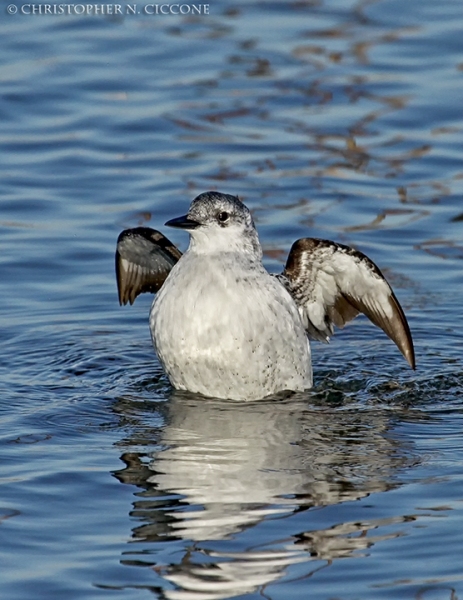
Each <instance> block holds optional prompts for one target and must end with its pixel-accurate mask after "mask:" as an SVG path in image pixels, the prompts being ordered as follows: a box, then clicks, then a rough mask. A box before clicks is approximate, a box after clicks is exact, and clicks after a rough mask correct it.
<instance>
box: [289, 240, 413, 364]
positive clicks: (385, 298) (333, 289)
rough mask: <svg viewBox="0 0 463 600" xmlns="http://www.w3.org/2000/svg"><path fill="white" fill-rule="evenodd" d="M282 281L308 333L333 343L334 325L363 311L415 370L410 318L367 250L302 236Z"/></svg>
mask: <svg viewBox="0 0 463 600" xmlns="http://www.w3.org/2000/svg"><path fill="white" fill-rule="evenodd" d="M279 278H280V281H281V282H282V283H283V284H284V285H285V286H286V287H287V289H288V290H289V292H290V293H291V294H292V296H293V298H294V300H295V301H296V304H297V305H298V307H299V311H300V313H301V316H302V319H303V322H304V325H305V327H306V329H307V333H308V334H309V335H310V336H311V337H313V338H315V339H318V340H321V341H325V342H327V341H329V338H330V336H331V335H333V332H334V325H336V326H337V327H344V325H345V324H346V323H347V322H348V321H351V320H352V319H353V318H354V317H356V316H357V315H358V314H359V313H363V314H364V315H366V316H367V317H368V318H369V319H370V321H371V322H372V323H374V324H375V325H376V326H377V327H379V328H380V329H382V330H383V331H384V333H385V334H386V335H387V336H388V337H389V338H390V339H391V340H392V341H393V342H394V343H395V344H396V345H397V347H398V348H399V350H400V351H401V352H402V354H403V355H404V357H405V358H406V360H407V361H408V363H409V365H410V366H411V367H412V369H414V368H415V353H414V348H413V340H412V336H411V333H410V328H409V326H408V322H407V319H406V317H405V314H404V312H403V310H402V307H401V306H400V304H399V301H398V300H397V298H396V296H395V294H394V292H393V291H392V289H391V287H390V285H389V284H388V282H387V281H386V279H385V277H384V276H383V274H382V273H381V271H380V270H379V268H378V267H377V266H376V265H375V263H374V262H373V261H372V260H370V259H369V258H368V257H367V256H365V254H363V253H362V252H359V251H357V250H354V249H353V248H349V247H348V246H344V245H342V244H336V243H334V242H331V241H328V240H319V239H315V238H303V239H300V240H297V241H296V242H295V243H294V244H293V246H292V248H291V251H290V253H289V256H288V260H287V262H286V266H285V269H284V271H283V273H282V274H281V275H280V276H279Z"/></svg>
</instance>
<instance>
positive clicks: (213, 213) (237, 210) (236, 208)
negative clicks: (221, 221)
mask: <svg viewBox="0 0 463 600" xmlns="http://www.w3.org/2000/svg"><path fill="white" fill-rule="evenodd" d="M221 212H227V213H228V214H229V215H230V220H231V221H232V222H235V223H243V224H245V225H248V226H249V227H251V228H252V229H254V221H253V220H252V216H251V213H250V212H249V209H248V208H247V207H246V206H245V205H244V204H243V203H242V202H241V200H240V199H239V198H237V197H236V196H232V195H231V194H221V193H220V192H204V193H203V194H200V195H199V196H197V197H196V198H195V199H194V200H193V202H192V203H191V206H190V210H189V211H188V217H189V218H190V219H193V220H195V221H198V222H199V223H202V224H206V223H208V222H210V221H214V222H215V221H216V218H217V214H218V213H221Z"/></svg>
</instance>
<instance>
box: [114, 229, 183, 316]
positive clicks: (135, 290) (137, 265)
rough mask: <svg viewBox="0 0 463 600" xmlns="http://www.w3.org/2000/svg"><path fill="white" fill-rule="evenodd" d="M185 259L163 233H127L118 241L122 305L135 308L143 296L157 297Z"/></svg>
mask: <svg viewBox="0 0 463 600" xmlns="http://www.w3.org/2000/svg"><path fill="white" fill-rule="evenodd" d="M181 256H182V253H181V252H180V250H179V249H178V248H177V247H176V246H174V244H172V242H171V241H170V240H168V239H167V238H166V237H165V236H164V235H163V234H162V233H160V232H159V231H156V230H155V229H151V228H150V227H135V228H134V229H125V230H124V231H123V232H122V233H121V234H120V235H119V237H118V238H117V248H116V278H117V291H118V294H119V304H121V305H122V304H127V302H130V304H133V303H134V301H135V298H136V297H137V296H138V295H139V294H142V293H143V292H151V293H153V294H155V293H156V292H157V291H158V290H159V289H160V288H161V286H162V284H163V283H164V281H165V280H166V278H167V276H168V275H169V273H170V271H171V269H172V267H173V266H174V265H175V263H176V262H177V261H178V260H179V258H180V257H181Z"/></svg>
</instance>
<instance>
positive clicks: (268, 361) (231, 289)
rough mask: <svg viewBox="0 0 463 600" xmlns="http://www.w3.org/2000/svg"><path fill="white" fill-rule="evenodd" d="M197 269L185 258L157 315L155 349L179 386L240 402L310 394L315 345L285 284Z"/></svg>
mask: <svg viewBox="0 0 463 600" xmlns="http://www.w3.org/2000/svg"><path fill="white" fill-rule="evenodd" d="M192 263H193V264H192ZM195 266H196V265H195V264H194V261H191V260H190V261H189V260H188V257H187V255H185V256H184V257H183V258H182V260H181V261H180V262H179V263H178V264H177V265H176V266H175V267H174V269H173V270H172V272H171V274H170V275H169V277H168V278H167V280H166V282H165V283H164V285H163V287H162V288H161V290H160V292H159V294H158V296H157V297H156V299H155V301H154V303H153V306H152V308H151V313H150V328H151V334H152V337H153V343H154V346H155V349H156V351H157V354H158V356H159V359H160V361H161V363H162V364H163V367H164V369H165V371H166V373H167V375H168V377H169V379H170V381H171V383H172V385H173V386H174V387H175V388H177V389H184V390H189V391H191V392H198V393H201V394H204V395H206V396H214V397H218V398H232V399H237V400H256V399H260V398H263V397H265V396H267V395H269V394H273V393H276V392H278V391H281V390H303V389H307V388H308V387H311V385H312V368H311V361H310V349H309V345H308V340H307V337H306V334H305V331H304V328H303V326H302V323H301V319H300V317H299V313H298V311H297V308H296V305H295V304H294V302H293V300H292V298H291V297H290V295H289V294H288V293H287V291H286V290H285V289H284V288H283V286H282V285H281V284H280V283H279V282H278V280H276V279H274V278H273V277H271V276H270V275H268V274H267V273H266V272H265V271H258V272H255V273H254V272H252V273H249V272H247V271H246V272H243V274H242V275H241V274H240V272H238V275H235V269H234V270H233V275H231V272H230V271H228V270H227V269H224V268H221V269H218V268H217V265H216V264H211V265H209V266H210V268H208V263H207V262H205V261H201V269H200V270H198V269H196V268H195ZM180 282H181V283H180Z"/></svg>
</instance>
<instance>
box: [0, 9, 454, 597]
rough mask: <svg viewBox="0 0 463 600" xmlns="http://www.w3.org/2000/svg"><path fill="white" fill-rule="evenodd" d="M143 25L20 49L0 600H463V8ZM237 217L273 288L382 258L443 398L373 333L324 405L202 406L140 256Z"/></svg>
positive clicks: (5, 84)
mask: <svg viewBox="0 0 463 600" xmlns="http://www.w3.org/2000/svg"><path fill="white" fill-rule="evenodd" d="M17 6H18V7H19V8H20V7H21V5H19V4H18V5H17ZM137 6H138V7H139V8H142V7H144V6H145V5H142V4H139V5H137ZM141 12H142V14H140V15H130V14H128V15H123V16H88V17H86V16H78V15H68V16H50V15H37V14H36V15H25V14H21V11H20V10H18V13H17V14H16V15H8V14H7V13H6V12H4V15H3V17H2V19H1V23H0V29H1V32H0V33H1V35H0V39H1V42H0V44H1V50H2V51H1V53H0V57H1V58H0V61H1V63H0V65H1V66H0V78H1V91H2V99H1V102H0V118H1V128H0V143H1V156H2V161H1V166H0V169H1V177H0V190H1V196H0V248H1V252H0V273H1V279H0V286H1V297H2V304H1V308H0V311H1V317H0V318H1V321H0V323H1V331H0V336H1V350H0V373H1V376H0V391H1V395H0V398H1V400H0V411H1V417H0V445H1V456H2V460H1V466H0V478H1V479H0V481H1V483H2V485H1V488H0V490H1V493H0V536H1V544H0V565H1V567H0V580H1V586H0V597H1V598H5V600H6V599H8V600H25V599H28V598H41V599H42V598H43V599H47V600H51V599H54V598H57V599H58V598H59V599H62V598H67V599H68V600H74V599H77V598H85V599H86V600H93V599H102V598H105V599H106V598H108V599H109V598H124V600H126V599H128V600H132V599H133V600H139V599H142V598H159V599H162V598H168V599H173V600H176V599H178V600H212V599H216V598H217V599H218V598H232V597H233V598H240V599H244V598H246V599H247V600H249V599H254V598H255V599H257V598H266V599H271V600H286V599H291V600H297V599H299V598H301V599H302V598H304V599H306V598H316V599H320V600H332V599H334V598H336V599H338V600H357V599H362V600H364V599H365V600H371V599H375V600H376V599H385V598H387V599H392V598H397V599H400V600H404V599H407V598H410V599H411V598H413V599H417V600H457V598H460V599H461V598H463V561H462V558H461V549H462V537H461V530H462V526H463V476H462V472H463V442H462V439H463V438H462V425H463V405H462V391H463V369H462V357H461V353H462V334H463V326H462V320H461V315H462V309H461V303H462V296H463V285H462V277H461V267H462V262H461V261H462V259H463V242H462V239H463V230H462V225H463V203H462V191H463V167H462V164H463V163H462V158H463V148H462V144H461V134H462V129H463V114H462V109H461V98H462V83H461V77H462V71H463V49H462V42H461V26H460V23H461V6H460V3H459V2H458V1H457V0H443V1H442V2H439V3H437V4H436V3H435V2H431V1H430V0H419V1H418V0H411V1H409V2H397V1H395V0H378V1H369V2H358V3H355V2H351V1H346V0H344V1H341V0H338V1H336V0H330V1H325V2H323V1H320V2H295V3H289V2H287V3H285V2H266V3H262V2H257V1H256V2H244V1H240V0H237V1H235V2H234V3H227V2H221V3H218V2H215V3H213V4H211V5H210V15H203V16H197V17H177V16H173V15H167V16H162V17H161V16H157V17H155V16H149V15H146V14H143V11H141ZM208 189H219V190H221V191H224V192H227V193H234V194H239V195H240V196H241V197H242V198H243V199H244V200H245V201H246V203H247V204H248V205H249V207H250V208H251V209H252V211H253V214H254V216H255V219H256V222H257V225H258V228H259V232H260V236H261V240H262V243H263V246H264V251H265V262H266V265H267V266H268V268H269V269H270V270H279V269H281V266H282V264H283V263H284V260H285V257H286V253H287V251H288V249H289V247H290V245H291V243H292V242H293V241H294V240H295V239H296V238H297V237H302V236H308V235H310V236H316V237H325V238H329V239H335V240H337V241H340V242H343V243H346V244H350V245H354V246H356V247H357V248H359V249H361V250H362V251H364V252H365V253H366V254H368V255H369V256H371V258H373V259H374V260H375V261H376V262H377V263H378V264H379V266H380V267H381V268H382V270H383V271H384V273H385V274H386V275H387V277H388V278H389V280H390V281H391V283H392V285H393V286H394V289H395V291H396V293H397V296H398V297H399V299H400V301H401V303H402V305H403V306H404V309H405V311H406V313H407V316H408V318H409V322H410V326H411V329H412V332H413V335H414V339H415V346H416V354H417V364H418V368H417V370H416V372H413V371H411V370H410V369H409V368H408V366H407V364H406V363H405V361H404V360H403V358H402V357H401V355H400V353H399V352H398V350H397V349H396V348H395V347H394V346H393V344H392V343H391V342H390V341H389V340H388V339H387V338H386V337H385V336H384V335H383V334H382V333H381V332H380V331H379V330H378V331H377V330H375V329H374V328H372V327H371V326H370V325H369V324H368V323H367V322H366V321H365V320H364V319H358V320H356V321H354V322H353V323H352V324H351V325H350V326H349V327H348V328H346V329H345V330H344V331H342V332H338V334H337V336H336V337H335V338H334V339H333V341H332V343H331V344H330V345H329V346H324V345H321V344H317V343H314V344H313V355H314V372H315V388H314V390H313V391H311V392H308V393H306V394H298V395H295V396H294V397H292V398H290V399H283V400H279V401H274V402H261V403H252V404H246V405H242V404H236V403H227V402H215V401H212V400H198V398H196V397H194V396H191V395H188V394H179V393H176V392H174V391H173V390H172V389H171V388H170V386H169V383H168V381H167V379H166V377H165V376H164V374H163V372H162V369H161V368H160V366H159V364H158V363H157V361H156V359H155V357H154V354H153V351H152V348H151V343H150V338H149V330H148V324H147V313H148V309H149V305H150V301H151V299H150V297H148V296H142V297H140V298H139V299H137V301H136V303H135V305H134V306H133V307H126V308H120V307H119V306H118V304H117V297H116V289H115V279H114V246H115V240H116V238H117V235H118V233H119V232H120V231H121V230H122V229H123V228H125V227H130V226H136V225H142V224H146V225H149V226H152V227H159V228H162V225H163V223H164V222H165V221H166V220H167V219H169V218H172V217H175V216H178V215H180V214H183V213H184V212H185V210H186V207H187V206H188V204H189V202H190V201H191V199H193V198H194V197H195V196H196V195H197V194H198V193H200V192H202V191H205V190H208ZM168 235H169V236H170V237H171V238H172V239H173V241H175V243H177V244H178V245H179V247H180V248H181V249H184V248H185V247H186V244H187V239H186V235H185V234H183V233H182V232H176V231H170V232H168Z"/></svg>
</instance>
